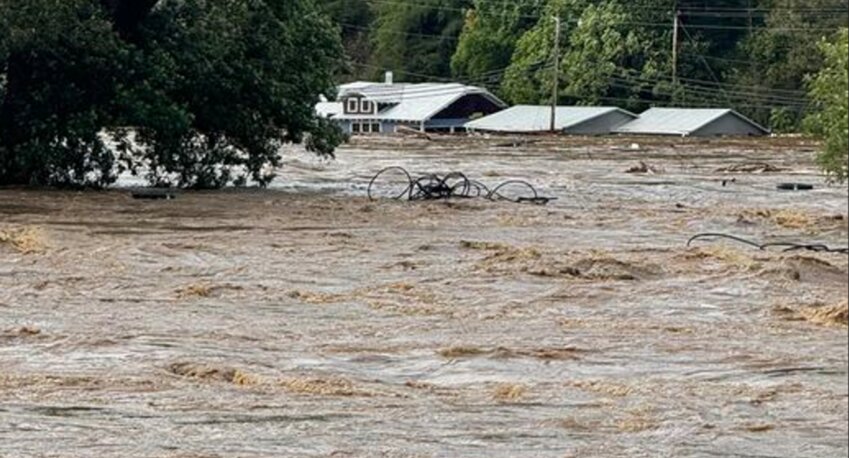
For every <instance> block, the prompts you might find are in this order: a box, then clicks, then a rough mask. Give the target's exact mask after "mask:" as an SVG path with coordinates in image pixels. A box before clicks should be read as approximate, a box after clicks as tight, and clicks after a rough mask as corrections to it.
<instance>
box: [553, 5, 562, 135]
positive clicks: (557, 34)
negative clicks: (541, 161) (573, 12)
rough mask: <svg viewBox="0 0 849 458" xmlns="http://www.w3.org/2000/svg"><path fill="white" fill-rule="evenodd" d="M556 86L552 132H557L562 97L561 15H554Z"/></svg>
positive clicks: (554, 89) (554, 88)
mask: <svg viewBox="0 0 849 458" xmlns="http://www.w3.org/2000/svg"><path fill="white" fill-rule="evenodd" d="M552 86H554V87H553V89H552V95H551V133H556V132H557V101H558V99H559V98H560V16H555V17H554V84H553V85H552Z"/></svg>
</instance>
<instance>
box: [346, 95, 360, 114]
mask: <svg viewBox="0 0 849 458" xmlns="http://www.w3.org/2000/svg"><path fill="white" fill-rule="evenodd" d="M347 108H348V113H357V112H359V110H360V101H359V100H357V99H355V98H351V99H348V103H347Z"/></svg>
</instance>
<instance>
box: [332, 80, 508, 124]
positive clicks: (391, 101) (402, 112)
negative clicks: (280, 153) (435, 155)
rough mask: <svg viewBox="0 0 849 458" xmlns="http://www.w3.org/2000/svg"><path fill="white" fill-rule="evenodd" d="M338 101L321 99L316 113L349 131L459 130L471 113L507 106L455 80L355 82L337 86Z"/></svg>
mask: <svg viewBox="0 0 849 458" xmlns="http://www.w3.org/2000/svg"><path fill="white" fill-rule="evenodd" d="M337 100H338V102H321V103H319V104H318V105H317V106H316V113H317V114H318V115H320V116H323V117H326V118H329V119H332V120H333V121H335V122H336V123H337V124H339V126H341V127H342V129H343V130H344V131H345V132H346V133H349V134H354V135H358V134H381V133H393V132H396V131H397V130H398V128H399V127H401V126H403V127H408V128H411V129H415V130H418V131H422V132H434V131H442V132H455V131H457V130H462V129H463V128H464V125H465V124H466V123H467V122H468V121H469V120H470V119H471V118H473V117H476V116H486V115H489V114H492V113H495V112H498V111H500V110H503V109H504V108H505V107H506V106H507V105H506V104H505V103H504V102H502V101H501V100H500V99H498V97H496V96H495V95H493V94H491V93H490V92H489V91H487V90H485V89H482V88H479V87H474V86H466V85H463V84H457V83H420V84H394V83H393V82H392V81H391V76H389V75H387V82H385V83H369V82H355V83H350V84H345V85H342V86H340V87H339V93H338V96H337Z"/></svg>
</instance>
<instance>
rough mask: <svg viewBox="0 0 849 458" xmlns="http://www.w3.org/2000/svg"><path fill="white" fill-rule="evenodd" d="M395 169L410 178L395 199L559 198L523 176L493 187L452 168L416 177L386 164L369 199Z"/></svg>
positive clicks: (531, 200)
mask: <svg viewBox="0 0 849 458" xmlns="http://www.w3.org/2000/svg"><path fill="white" fill-rule="evenodd" d="M392 172H397V173H400V174H403V176H404V177H405V178H406V181H407V186H406V187H405V188H404V190H403V191H402V192H400V193H398V194H393V195H392V196H391V198H392V199H394V200H403V199H407V200H410V201H423V200H446V199H455V198H464V199H471V198H481V199H487V200H491V201H499V200H506V201H510V202H515V203H518V204H524V203H528V204H536V205H546V204H548V203H549V202H551V201H553V200H556V198H555V197H544V196H541V195H540V194H539V192H538V191H537V189H536V188H535V187H534V186H533V185H532V184H530V183H528V182H527V181H524V180H510V181H505V182H503V183H501V184H499V185H497V186H496V187H494V188H492V189H490V188H489V187H487V186H486V185H485V184H483V183H481V182H480V181H476V180H472V179H470V178H469V177H468V176H466V174H464V173H462V172H452V173H449V174H447V175H444V176H443V175H438V174H435V173H431V174H427V175H422V176H419V177H418V178H414V177H413V175H412V174H411V173H410V172H408V171H407V170H406V169H405V168H403V167H397V166H396V167H387V168H385V169H383V170H381V171H380V172H378V173H377V174H376V175H375V176H374V178H372V179H371V182H369V186H368V196H369V199H371V200H377V198H376V197H375V192H374V188H375V185H376V184H377V182H378V180H380V178H381V177H382V176H384V175H387V174H389V173H392ZM510 187H514V188H517V187H518V188H522V189H523V190H524V191H525V192H527V194H518V195H514V196H509V195H507V194H505V192H506V190H507V189H508V188H510Z"/></svg>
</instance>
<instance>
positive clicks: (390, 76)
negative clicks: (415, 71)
mask: <svg viewBox="0 0 849 458" xmlns="http://www.w3.org/2000/svg"><path fill="white" fill-rule="evenodd" d="M386 84H395V74H394V73H392V72H386Z"/></svg>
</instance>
